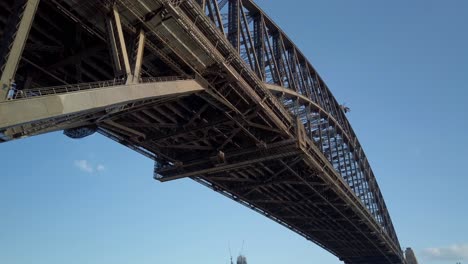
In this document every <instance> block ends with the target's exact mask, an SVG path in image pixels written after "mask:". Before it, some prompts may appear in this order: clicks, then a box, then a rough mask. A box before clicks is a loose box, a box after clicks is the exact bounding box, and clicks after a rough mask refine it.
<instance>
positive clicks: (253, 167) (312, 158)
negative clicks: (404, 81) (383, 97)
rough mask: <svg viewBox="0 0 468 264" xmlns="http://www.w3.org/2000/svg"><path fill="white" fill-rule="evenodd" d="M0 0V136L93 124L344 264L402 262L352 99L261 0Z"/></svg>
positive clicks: (69, 131)
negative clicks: (349, 114) (333, 85)
mask: <svg viewBox="0 0 468 264" xmlns="http://www.w3.org/2000/svg"><path fill="white" fill-rule="evenodd" d="M35 3H36V5H35V6H36V8H32V7H33V6H34V4H35ZM0 6H1V8H0V36H1V39H2V43H0V47H3V48H2V49H0V56H1V57H0V58H2V60H1V61H0V62H1V63H2V64H1V65H0V66H1V67H2V68H1V69H2V80H7V81H2V84H3V85H4V86H5V88H6V89H4V90H3V92H2V93H0V95H1V96H2V98H1V99H8V100H6V101H4V102H0V111H1V112H0V142H1V141H9V140H13V139H17V138H22V137H27V136H31V135H37V134H41V133H47V132H50V131H55V130H65V134H66V135H69V136H71V137H74V138H80V137H82V136H86V135H89V134H91V133H93V132H94V131H98V132H99V133H101V134H103V135H105V136H107V137H109V138H111V139H113V140H116V141H117V142H119V143H121V144H124V145H126V146H128V147H130V148H132V149H134V150H135V151H138V152H139V153H141V154H143V155H145V156H147V157H149V158H151V159H153V160H154V161H155V178H156V179H157V180H160V181H163V182H164V181H169V180H174V179H179V178H183V177H190V178H192V179H194V180H195V181H197V182H199V183H201V184H204V185H206V186H208V187H209V188H212V189H213V190H215V191H217V192H220V193H221V194H223V195H225V196H227V197H229V198H231V199H233V200H235V201H237V202H239V203H241V204H244V205H246V206H248V207H249V208H251V209H253V210H255V211H257V212H259V213H261V214H263V215H265V216H267V217H269V218H271V219H273V220H274V221H277V222H278V223H280V224H282V225H284V226H286V227H287V228H289V229H291V230H292V231H295V232H297V233H298V234H300V235H302V236H304V237H305V238H307V239H309V240H311V241H313V242H314V243H316V244H318V245H320V246H321V247H323V248H325V249H326V250H328V251H330V252H331V253H333V254H335V255H336V256H338V257H339V258H340V259H341V260H343V261H344V262H345V263H356V264H358V263H373V264H378V263H407V262H406V260H405V258H404V256H403V253H402V251H401V249H400V245H399V242H398V238H397V235H396V233H395V230H394V227H393V224H392V221H391V219H390V215H389V213H388V210H387V208H386V205H385V202H384V199H383V196H382V194H381V192H380V189H379V186H378V184H377V182H376V179H375V176H374V174H373V172H372V169H371V167H370V165H369V163H368V161H367V158H366V156H365V154H364V152H363V149H362V147H361V145H360V144H359V141H358V139H357V137H356V135H355V133H354V131H353V129H352V128H351V125H350V124H349V122H348V120H347V118H346V117H345V112H344V108H343V107H342V106H341V105H340V104H338V103H337V101H336V99H335V98H334V97H333V95H332V93H331V92H330V90H329V89H328V87H327V86H326V84H325V83H324V82H323V80H322V79H321V78H320V76H319V75H318V73H317V72H316V71H315V69H314V68H313V66H312V65H311V64H310V62H309V61H308V60H307V59H306V58H305V56H304V55H303V54H302V53H301V52H300V50H299V49H298V48H297V47H296V46H295V45H294V43H293V42H292V41H291V40H290V39H289V38H288V37H287V36H286V35H285V34H284V32H283V31H282V30H281V29H280V28H279V27H278V26H277V25H276V24H275V23H274V22H273V21H272V20H271V19H270V18H269V17H268V16H267V15H266V14H265V13H264V12H263V11H262V10H261V9H260V8H258V6H257V5H255V3H254V2H253V1H251V0H197V1H195V0H137V1H133V0H132V1H130V0H116V1H103V0H82V1H78V0H43V1H42V2H41V3H40V4H39V7H38V8H37V1H34V0H21V1H13V0H6V1H2V2H1V3H0ZM28 7H29V9H28ZM23 10H29V11H28V12H26V11H24V12H23ZM23 13H24V15H23ZM26 13H27V14H28V15H27V16H26V17H25V15H26ZM33 18H35V19H34V20H33ZM33 21H34V22H33ZM18 23H19V24H18ZM18 25H29V26H30V28H31V30H30V34H29V37H28V34H27V32H26V35H25V33H24V32H25V31H24V29H23V30H20V28H21V26H19V27H18ZM57 25H60V26H57ZM25 27H26V26H23V28H25ZM26 40H27V41H26ZM11 43H16V44H15V45H16V46H15V45H13V46H12V45H11ZM12 47H13V48H12ZM15 47H16V48H15ZM21 47H24V49H22V48H21ZM21 51H22V52H21ZM12 54H13V55H14V56H13V55H12ZM19 57H21V58H22V59H21V60H19V59H18V58H19ZM5 65H6V66H8V67H10V68H11V69H13V68H14V69H16V68H17V69H18V70H17V73H16V75H15V72H14V71H13V72H12V71H11V70H4V69H7V68H8V67H5ZM10 68H8V69H10ZM168 76H177V77H168ZM174 78H175V79H174ZM109 79H112V81H106V80H109ZM179 84H180V85H179ZM140 88H141V89H140ZM7 90H9V93H7ZM35 109H36V110H37V109H40V111H38V112H35V111H36V110H35ZM41 111H42V112H41Z"/></svg>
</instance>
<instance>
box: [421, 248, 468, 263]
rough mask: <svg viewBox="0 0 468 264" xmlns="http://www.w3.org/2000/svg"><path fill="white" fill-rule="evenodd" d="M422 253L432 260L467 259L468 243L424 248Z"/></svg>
mask: <svg viewBox="0 0 468 264" xmlns="http://www.w3.org/2000/svg"><path fill="white" fill-rule="evenodd" d="M422 253H423V256H424V257H426V258H428V259H432V260H459V261H461V260H468V244H454V245H451V246H448V247H434V248H426V249H424V250H423V252H422Z"/></svg>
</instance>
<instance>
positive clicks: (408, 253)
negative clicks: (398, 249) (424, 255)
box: [405, 248, 418, 264]
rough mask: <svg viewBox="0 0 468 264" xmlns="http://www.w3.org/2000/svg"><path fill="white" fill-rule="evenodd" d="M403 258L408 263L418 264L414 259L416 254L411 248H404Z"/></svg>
mask: <svg viewBox="0 0 468 264" xmlns="http://www.w3.org/2000/svg"><path fill="white" fill-rule="evenodd" d="M405 258H406V262H407V263H408V264H418V260H417V259H416V255H415V254H414V251H413V250H412V249H411V248H406V250H405Z"/></svg>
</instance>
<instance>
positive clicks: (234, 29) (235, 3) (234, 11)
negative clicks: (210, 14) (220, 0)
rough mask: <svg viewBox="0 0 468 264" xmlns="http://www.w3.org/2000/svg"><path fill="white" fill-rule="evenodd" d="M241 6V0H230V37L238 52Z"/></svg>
mask: <svg viewBox="0 0 468 264" xmlns="http://www.w3.org/2000/svg"><path fill="white" fill-rule="evenodd" d="M239 8H240V6H239V0H229V13H228V39H229V42H231V45H232V46H233V47H234V48H235V49H236V50H237V52H238V53H240V32H239V23H240V19H239V17H240V14H239V11H240V10H239Z"/></svg>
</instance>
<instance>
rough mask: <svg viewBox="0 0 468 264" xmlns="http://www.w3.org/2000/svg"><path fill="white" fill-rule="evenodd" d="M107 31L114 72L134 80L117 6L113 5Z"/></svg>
mask: <svg viewBox="0 0 468 264" xmlns="http://www.w3.org/2000/svg"><path fill="white" fill-rule="evenodd" d="M107 33H108V38H109V45H110V46H111V47H110V48H111V52H112V59H113V62H114V74H115V75H116V77H117V76H121V75H126V77H127V80H131V81H133V75H132V70H131V68H130V59H129V57H128V52H127V45H126V43H125V36H124V32H123V28H122V23H121V20H120V14H119V11H118V10H117V6H114V7H113V9H112V14H111V17H110V18H108V20H107Z"/></svg>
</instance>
